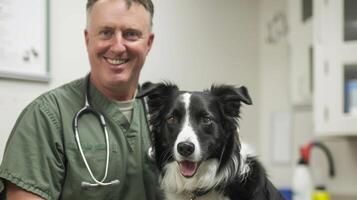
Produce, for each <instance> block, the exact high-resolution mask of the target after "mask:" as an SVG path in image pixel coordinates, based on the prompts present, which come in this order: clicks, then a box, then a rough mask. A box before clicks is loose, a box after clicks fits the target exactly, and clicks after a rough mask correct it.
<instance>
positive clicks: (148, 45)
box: [146, 33, 155, 54]
mask: <svg viewBox="0 0 357 200" xmlns="http://www.w3.org/2000/svg"><path fill="white" fill-rule="evenodd" d="M154 39H155V34H154V33H149V38H148V41H147V47H148V49H147V53H146V54H148V53H149V52H150V50H151V47H152V44H153V43H154Z"/></svg>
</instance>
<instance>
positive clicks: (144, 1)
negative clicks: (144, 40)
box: [86, 0, 154, 26]
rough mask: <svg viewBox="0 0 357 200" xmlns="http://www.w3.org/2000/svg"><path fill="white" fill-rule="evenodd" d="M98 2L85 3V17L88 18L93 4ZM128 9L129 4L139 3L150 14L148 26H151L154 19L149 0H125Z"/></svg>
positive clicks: (90, 0) (152, 5)
mask: <svg viewBox="0 0 357 200" xmlns="http://www.w3.org/2000/svg"><path fill="white" fill-rule="evenodd" d="M97 1H98V0H88V1H87V6H86V8H87V17H88V16H89V13H90V12H91V11H92V8H93V6H94V4H95V3H96V2H97ZM125 2H126V4H127V6H128V8H130V6H131V4H132V3H133V2H135V3H139V4H140V5H142V6H144V8H145V9H146V10H147V11H148V12H149V13H150V25H151V26H152V25H153V22H152V19H153V17H154V4H153V3H152V1H151V0H125Z"/></svg>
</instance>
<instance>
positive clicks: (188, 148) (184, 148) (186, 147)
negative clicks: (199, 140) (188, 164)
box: [177, 142, 195, 156]
mask: <svg viewBox="0 0 357 200" xmlns="http://www.w3.org/2000/svg"><path fill="white" fill-rule="evenodd" d="M177 151H178V152H179V154H181V155H182V156H189V155H191V154H192V153H193V152H194V151H195V145H194V144H193V143H192V142H180V143H178V144H177Z"/></svg>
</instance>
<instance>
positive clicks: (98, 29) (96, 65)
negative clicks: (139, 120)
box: [85, 0, 154, 100]
mask: <svg viewBox="0 0 357 200" xmlns="http://www.w3.org/2000/svg"><path fill="white" fill-rule="evenodd" d="M87 20H88V25H87V29H86V30H85V39H86V46H87V51H88V56H89V62H90V65H91V80H92V82H93V83H94V85H95V86H96V87H97V88H98V89H99V90H100V91H101V92H104V93H105V94H106V95H109V97H112V98H115V99H117V100H127V99H130V98H132V97H133V95H134V92H135V90H136V87H137V83H138V80H139V74H140V71H141V68H142V66H143V65H144V62H145V58H146V55H147V54H148V52H149V50H150V48H151V45H152V42H153V39H154V34H153V33H152V32H151V30H150V13H149V12H148V11H147V10H145V8H144V7H143V6H142V5H140V4H138V3H135V2H133V3H132V4H131V7H130V8H128V6H127V4H126V3H125V1H124V0H99V1H98V2H96V3H95V5H94V6H93V8H92V11H91V12H90V14H89V16H88V19H87ZM110 93H111V94H110ZM112 94H116V95H119V96H116V97H113V95H112Z"/></svg>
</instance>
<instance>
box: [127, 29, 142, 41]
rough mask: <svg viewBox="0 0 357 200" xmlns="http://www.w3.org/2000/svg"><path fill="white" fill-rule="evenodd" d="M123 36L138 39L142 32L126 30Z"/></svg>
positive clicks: (128, 38)
mask: <svg viewBox="0 0 357 200" xmlns="http://www.w3.org/2000/svg"><path fill="white" fill-rule="evenodd" d="M123 37H124V38H125V39H127V40H129V41H136V40H138V39H139V38H140V37H141V34H140V33H139V32H137V31H126V32H124V35H123Z"/></svg>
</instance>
